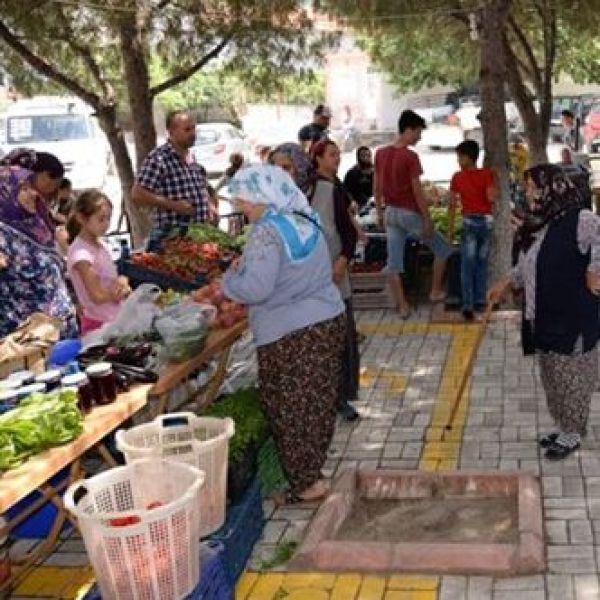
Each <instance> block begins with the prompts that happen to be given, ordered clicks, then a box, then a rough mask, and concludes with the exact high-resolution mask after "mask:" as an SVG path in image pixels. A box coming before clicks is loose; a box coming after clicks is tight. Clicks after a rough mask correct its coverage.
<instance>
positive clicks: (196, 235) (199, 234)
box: [187, 223, 244, 252]
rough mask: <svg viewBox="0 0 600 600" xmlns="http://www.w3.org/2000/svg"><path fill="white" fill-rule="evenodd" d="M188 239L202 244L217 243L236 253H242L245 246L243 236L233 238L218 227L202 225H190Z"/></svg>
mask: <svg viewBox="0 0 600 600" xmlns="http://www.w3.org/2000/svg"><path fill="white" fill-rule="evenodd" d="M187 237H188V238H189V239H190V240H193V241H194V242H198V243H201V244H205V243H215V244H217V245H218V246H220V247H221V248H223V249H225V250H231V251H234V252H240V251H241V249H242V247H243V245H244V237H243V234H242V235H240V236H238V237H231V236H230V235H228V234H227V233H225V232H224V231H221V230H220V229H219V228H218V227H213V226H212V225H204V224H202V223H195V224H194V225H190V226H189V227H188V230H187Z"/></svg>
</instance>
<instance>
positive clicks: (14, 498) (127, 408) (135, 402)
mask: <svg viewBox="0 0 600 600" xmlns="http://www.w3.org/2000/svg"><path fill="white" fill-rule="evenodd" d="M149 390H150V386H149V385H140V386H137V387H135V388H133V389H132V390H131V391H129V392H126V393H123V394H119V396H118V398H117V400H116V401H115V402H113V403H112V404H108V405H106V406H97V407H95V408H94V409H92V411H91V412H90V413H89V414H88V415H86V417H85V419H84V421H83V432H82V433H81V435H80V436H79V437H78V438H77V439H76V440H73V441H72V442H70V443H68V444H65V445H63V446H58V447H56V448H51V449H50V450H46V451H45V452H42V453H41V454H38V455H36V456H32V457H31V458H29V459H28V460H26V461H25V462H24V463H23V464H22V465H20V466H19V467H17V468H16V469H12V470H10V471H7V472H6V473H4V474H2V475H1V476H0V514H2V513H4V512H6V511H7V510H8V509H9V508H11V507H12V506H14V505H15V504H16V503H17V502H19V500H22V499H23V498H25V497H26V496H28V495H29V494H31V493H32V492H34V491H37V492H39V493H40V494H41V497H40V498H38V499H37V500H36V501H35V502H33V503H32V504H31V505H30V506H29V507H28V508H26V509H24V510H23V511H21V512H20V513H19V514H18V515H17V516H16V517H14V518H13V519H11V520H10V521H8V523H7V524H6V525H5V526H4V527H0V538H2V537H4V536H5V535H6V534H7V533H9V532H10V531H11V530H12V529H13V528H15V527H16V526H17V525H19V524H20V523H22V522H23V521H24V520H26V519H27V518H28V517H29V516H30V515H31V514H33V513H34V512H36V511H37V510H39V509H40V508H41V507H42V506H43V505H44V504H46V503H48V502H52V503H53V504H54V505H55V506H56V508H57V514H56V517H55V519H54V522H53V524H52V529H51V531H50V533H49V534H48V536H47V538H46V539H45V540H43V541H42V542H40V544H38V545H37V546H36V547H35V548H34V550H33V551H31V552H30V553H29V554H27V555H26V556H25V557H23V559H22V560H21V561H19V564H18V565H16V567H17V568H16V572H15V573H13V575H12V576H11V578H10V579H9V580H8V581H6V582H4V583H3V584H0V594H2V592H4V591H6V590H8V589H10V588H11V587H12V586H13V585H14V584H15V583H16V582H17V581H18V580H20V579H21V577H22V576H23V575H24V574H26V573H27V571H28V570H29V569H30V568H31V567H32V566H34V564H35V563H36V562H37V561H38V560H40V559H41V558H43V557H45V556H47V555H48V554H50V553H51V552H52V550H53V549H54V548H55V547H56V544H57V541H58V539H59V536H60V532H61V530H62V528H63V525H64V524H65V522H66V521H67V520H70V521H71V522H72V523H73V524H75V525H76V523H75V521H74V519H73V518H72V517H71V516H70V515H68V514H67V512H66V510H65V507H64V505H63V502H62V499H61V496H60V492H61V491H63V490H64V489H66V488H67V487H68V486H69V485H71V483H73V482H74V481H76V480H77V479H79V478H81V476H82V474H83V469H82V467H81V458H82V457H83V455H84V454H85V453H86V452H88V451H90V450H94V451H96V452H97V453H98V454H99V456H100V457H101V458H102V460H103V461H104V462H106V463H107V464H108V465H109V466H111V467H112V466H116V462H115V460H114V459H113V457H112V455H111V454H110V452H109V451H108V450H107V448H106V447H105V445H104V444H103V442H102V440H103V438H104V437H105V436H106V435H108V434H109V433H111V432H112V431H114V430H115V429H117V428H118V427H119V426H120V425H121V424H122V423H124V422H125V421H126V420H127V419H129V418H130V417H131V416H132V415H134V414H135V413H136V412H137V411H139V410H140V409H141V408H143V407H144V406H145V404H146V402H147V396H148V391H149ZM65 467H69V475H68V476H67V477H66V478H65V479H64V480H63V481H61V482H60V484H58V485H50V483H49V480H50V479H51V478H52V477H54V475H56V474H57V473H59V472H60V471H61V470H62V469H64V468H65ZM14 566H15V565H14V564H13V567H14Z"/></svg>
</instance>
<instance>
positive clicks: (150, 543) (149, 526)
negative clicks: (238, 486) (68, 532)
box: [64, 459, 204, 600]
mask: <svg viewBox="0 0 600 600" xmlns="http://www.w3.org/2000/svg"><path fill="white" fill-rule="evenodd" d="M203 482H204V474H203V473H202V472H201V471H200V470H199V469H196V468H195V467H192V466H190V465H185V464H174V463H172V462H170V461H166V460H161V459H150V460H138V461H134V462H132V463H131V464H129V465H126V466H124V467H117V468H115V469H110V470H108V471H105V472H103V473H100V474H99V475H95V476H94V477H91V478H90V479H83V480H80V481H78V482H76V483H74V484H73V485H71V486H70V487H69V489H68V490H67V491H66V493H65V497H64V502H65V506H66V507H67V509H68V510H69V511H70V512H71V513H73V514H74V515H75V516H76V517H77V519H78V523H79V528H80V530H81V535H82V536H83V540H84V542H85V547H86V550H87V553H88V556H89V558H90V562H91V563H92V566H93V568H94V571H95V573H96V578H97V579H98V585H99V587H100V592H101V594H102V597H103V598H110V599H111V600H180V599H182V598H185V597H186V596H187V595H189V594H190V593H191V592H192V591H193V590H194V588H195V587H196V586H197V585H198V580H199V578H200V559H199V543H198V540H199V535H200V514H199V510H198V498H199V495H200V489H201V487H202V484H203Z"/></svg>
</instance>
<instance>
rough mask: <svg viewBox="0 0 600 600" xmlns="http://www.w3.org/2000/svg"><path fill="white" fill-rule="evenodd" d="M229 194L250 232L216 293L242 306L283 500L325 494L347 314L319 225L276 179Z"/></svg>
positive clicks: (262, 172) (249, 174)
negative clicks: (286, 486) (284, 489)
mask: <svg viewBox="0 0 600 600" xmlns="http://www.w3.org/2000/svg"><path fill="white" fill-rule="evenodd" d="M229 190H230V192H231V197H232V198H234V201H235V204H236V206H237V207H239V209H240V210H242V211H243V212H244V214H245V215H246V216H247V217H248V219H249V220H250V222H251V223H253V225H252V228H251V230H250V233H249V235H248V240H247V243H246V247H245V250H244V254H243V257H242V259H241V260H240V262H239V263H238V264H236V265H235V266H234V267H233V268H231V269H230V270H229V271H228V272H227V273H226V274H225V276H224V278H223V291H224V292H225V294H226V295H227V296H229V297H230V298H232V299H234V300H236V301H238V302H242V303H244V304H247V305H248V307H249V319H250V327H251V329H252V333H253V335H254V340H255V343H256V345H257V347H258V366H259V389H260V396H261V401H262V404H263V406H264V408H265V412H266V414H267V417H268V419H269V421H270V424H271V428H272V431H273V436H274V439H275V443H276V445H277V449H278V451H279V455H280V457H281V462H282V466H283V469H284V471H285V474H286V477H287V479H288V481H289V482H290V485H291V489H290V491H289V493H288V494H286V495H285V497H283V498H282V500H285V501H289V502H297V501H300V500H308V499H317V498H320V497H322V496H323V495H324V494H325V493H326V486H325V483H324V482H323V481H322V480H320V471H321V468H322V466H323V464H324V462H325V459H326V457H327V449H328V447H329V444H330V442H331V438H332V436H333V431H334V426H335V415H336V408H335V407H336V399H337V391H338V382H339V377H340V374H341V360H340V359H341V353H342V344H343V339H344V332H345V318H344V304H343V302H342V299H341V297H340V293H339V291H338V289H337V287H336V286H335V285H334V283H333V280H332V272H331V260H330V258H329V252H328V249H327V244H326V242H325V237H324V235H323V233H322V231H321V228H320V226H319V224H318V216H317V215H316V213H315V212H314V211H312V209H311V208H310V206H309V204H308V201H307V199H306V197H305V196H304V194H303V193H302V192H301V191H300V190H299V189H298V187H297V186H296V185H295V184H294V182H293V181H292V179H291V178H290V177H289V175H288V174H287V173H285V172H284V171H283V170H282V169H280V168H279V167H275V166H270V165H263V166H255V167H248V168H246V169H242V170H240V171H239V172H238V173H237V174H236V175H235V177H234V178H233V181H232V182H231V184H230V187H229Z"/></svg>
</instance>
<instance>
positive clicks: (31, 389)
mask: <svg viewBox="0 0 600 600" xmlns="http://www.w3.org/2000/svg"><path fill="white" fill-rule="evenodd" d="M45 392H46V384H45V383H31V384H29V385H24V386H23V387H20V388H19V389H18V390H17V394H18V395H19V400H23V398H27V396H31V394H44V393H45Z"/></svg>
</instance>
